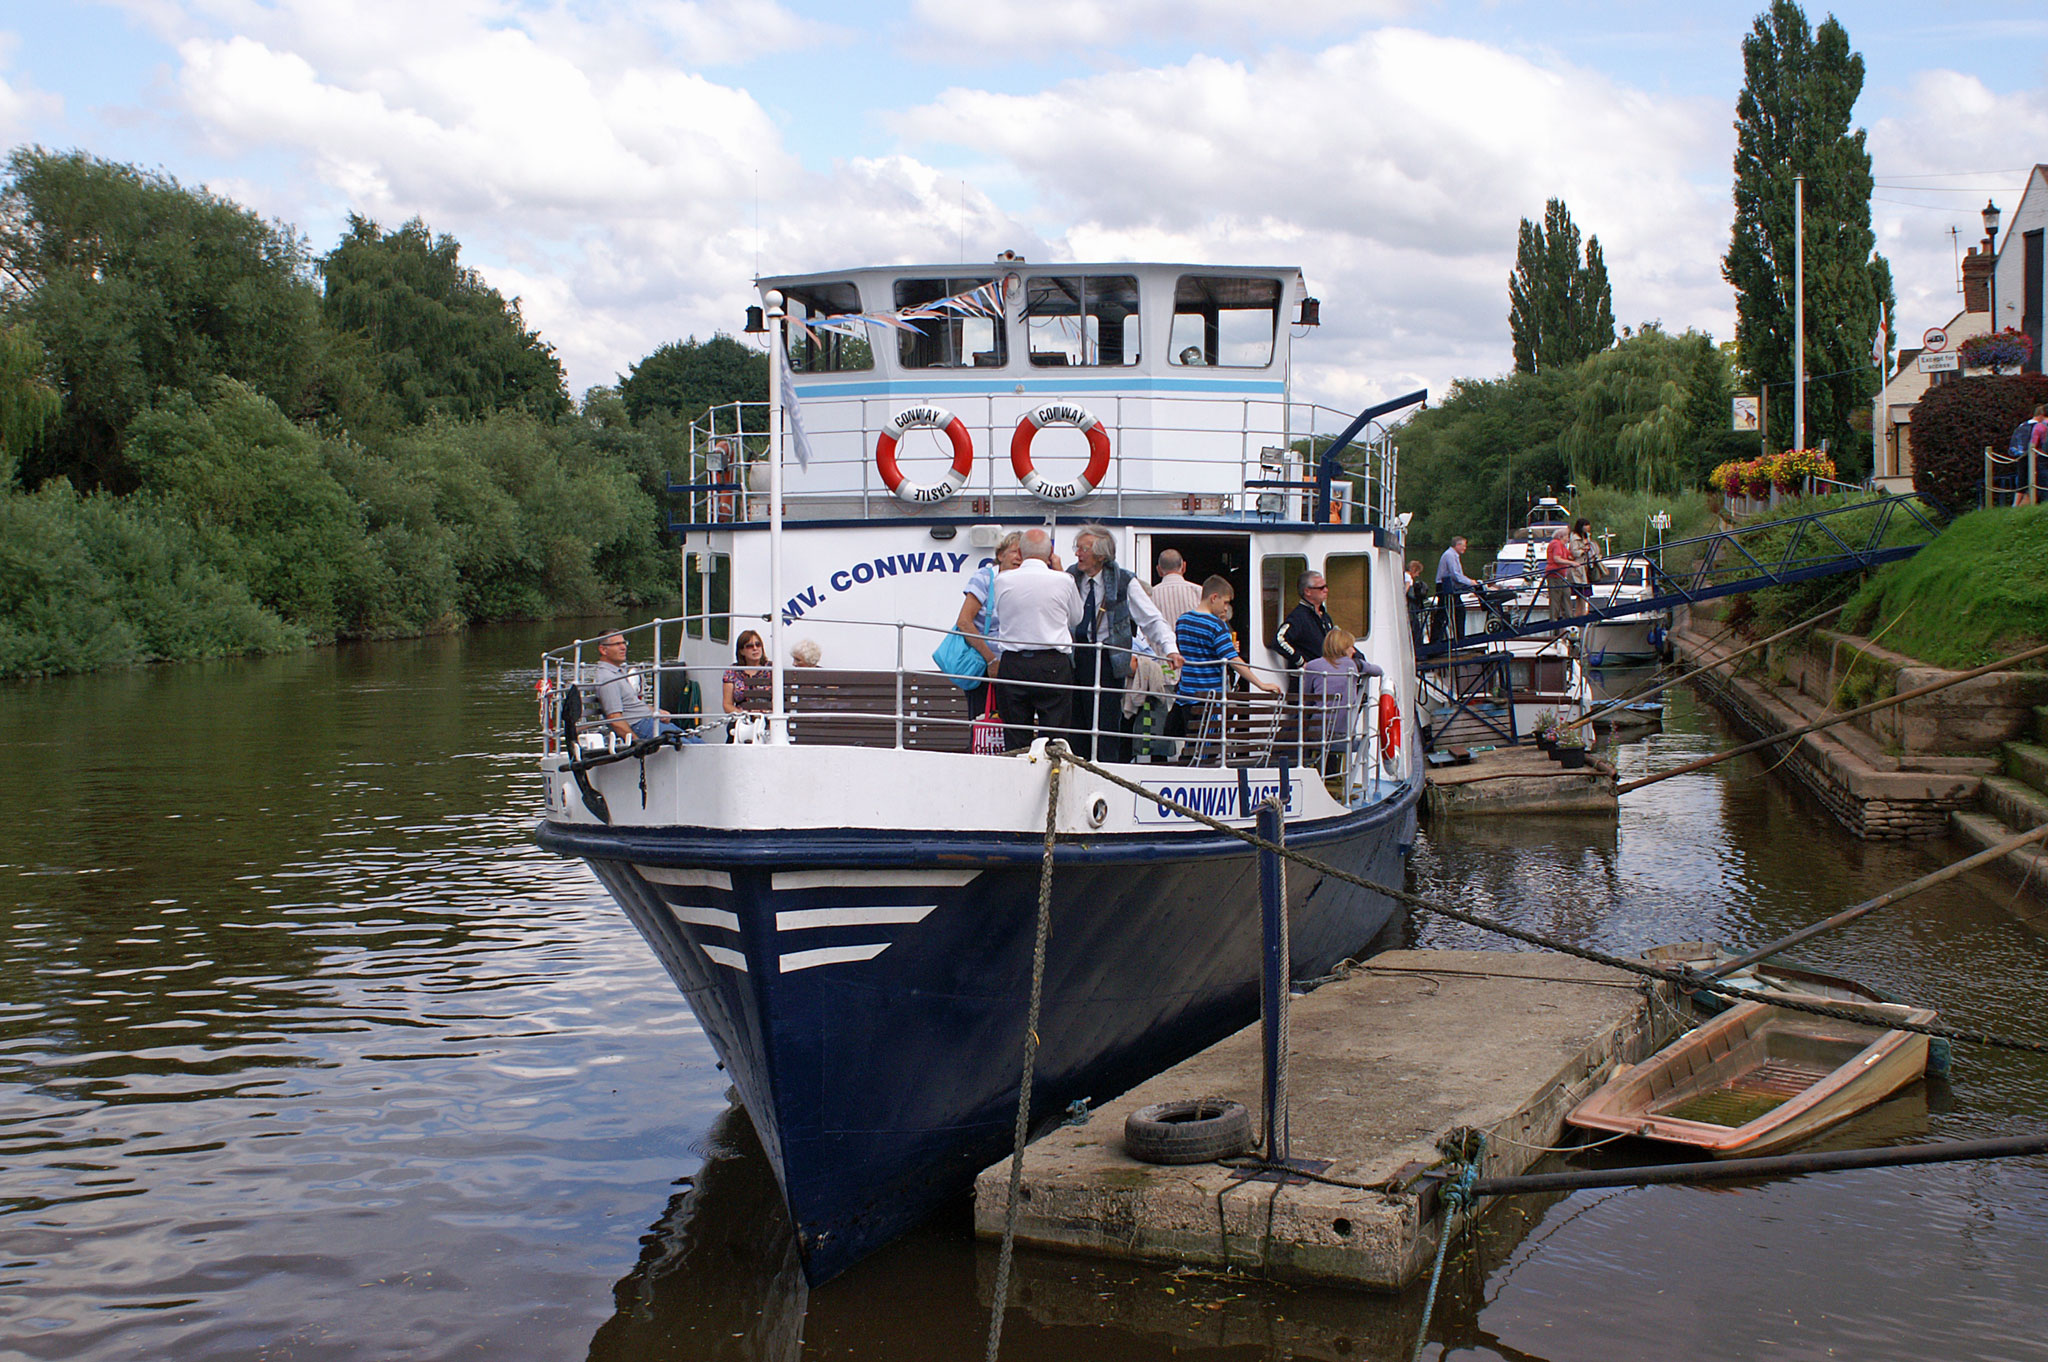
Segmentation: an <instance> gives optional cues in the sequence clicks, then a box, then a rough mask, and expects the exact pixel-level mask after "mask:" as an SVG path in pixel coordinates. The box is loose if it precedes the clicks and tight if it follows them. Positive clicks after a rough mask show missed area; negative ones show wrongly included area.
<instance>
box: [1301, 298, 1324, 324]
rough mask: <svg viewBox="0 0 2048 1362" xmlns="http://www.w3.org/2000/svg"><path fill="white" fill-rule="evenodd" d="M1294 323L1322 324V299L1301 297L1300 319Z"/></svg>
mask: <svg viewBox="0 0 2048 1362" xmlns="http://www.w3.org/2000/svg"><path fill="white" fill-rule="evenodd" d="M1296 324H1297V325H1299V326H1321V325H1322V324H1323V300H1322V299H1320V298H1304V299H1302V300H1301V320H1300V321H1299V322H1298V323H1296Z"/></svg>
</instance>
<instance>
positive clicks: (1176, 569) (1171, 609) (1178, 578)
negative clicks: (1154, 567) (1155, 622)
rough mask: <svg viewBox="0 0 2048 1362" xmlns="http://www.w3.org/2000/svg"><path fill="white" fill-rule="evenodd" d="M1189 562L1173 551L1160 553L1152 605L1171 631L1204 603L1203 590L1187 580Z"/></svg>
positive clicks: (1162, 550) (1153, 586) (1163, 550)
mask: <svg viewBox="0 0 2048 1362" xmlns="http://www.w3.org/2000/svg"><path fill="white" fill-rule="evenodd" d="M1187 567H1188V565H1187V560H1186V559H1184V558H1182V557H1181V556H1180V554H1179V553H1178V552H1176V551H1175V550H1173V549H1161V550H1160V551H1159V580H1158V581H1157V582H1155V583H1153V584H1152V604H1154V605H1156V606H1158V607H1159V616H1160V618H1161V619H1163V620H1165V621H1166V627H1167V628H1169V629H1171V628H1172V627H1173V626H1174V625H1175V623H1177V622H1178V621H1179V619H1180V617H1181V616H1182V615H1185V614H1187V612H1188V611H1190V610H1192V609H1194V608H1195V607H1196V606H1198V605H1200V604H1201V603H1202V588H1200V587H1198V586H1196V585H1195V584H1194V583H1193V582H1191V581H1189V580H1188V579H1187V575H1186V574H1187Z"/></svg>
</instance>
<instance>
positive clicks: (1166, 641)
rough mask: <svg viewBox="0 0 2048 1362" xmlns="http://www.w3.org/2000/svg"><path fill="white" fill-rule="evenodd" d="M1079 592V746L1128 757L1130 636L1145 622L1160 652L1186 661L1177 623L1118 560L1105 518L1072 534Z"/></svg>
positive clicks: (1101, 755)
mask: <svg viewBox="0 0 2048 1362" xmlns="http://www.w3.org/2000/svg"><path fill="white" fill-rule="evenodd" d="M1067 575H1068V576H1069V577H1071V578H1073V579H1074V586H1075V589H1077V590H1078V591H1079V592H1080V593H1081V621H1080V623H1079V624H1077V625H1075V626H1074V684H1075V685H1077V686H1079V687H1081V688H1082V691H1081V692H1080V693H1077V694H1076V697H1075V703H1074V721H1075V722H1074V727H1075V729H1076V730H1078V731H1077V732H1076V733H1075V734H1074V751H1075V752H1076V753H1078V754H1079V755H1081V756H1084V757H1087V758H1089V759H1090V760H1092V761H1128V760H1130V752H1129V750H1128V749H1129V747H1130V744H1129V743H1128V742H1127V741H1126V740H1125V738H1124V683H1125V682H1126V681H1127V680H1129V679H1130V675H1131V642H1132V640H1133V639H1134V638H1135V637H1136V636H1137V633H1138V631H1140V630H1142V631H1143V632H1144V635H1145V641H1146V642H1147V643H1149V644H1150V645H1151V646H1152V651H1153V652H1155V653H1157V654H1158V655H1159V656H1160V657H1163V658H1165V659H1166V660H1167V661H1169V662H1171V663H1173V665H1174V666H1176V667H1178V666H1179V665H1180V661H1181V657H1180V652H1179V651H1178V649H1177V647H1176V646H1175V643H1174V636H1173V630H1172V629H1171V628H1170V627H1169V626H1168V625H1167V623H1166V619H1165V617H1164V616H1162V615H1161V614H1160V613H1159V607H1158V606H1156V605H1154V604H1153V603H1152V598H1151V596H1149V595H1147V594H1146V592H1145V584H1144V583H1143V582H1141V581H1139V580H1138V575H1137V574H1136V573H1134V572H1132V571H1130V570H1129V569H1127V568H1121V567H1118V566H1117V562H1116V538H1115V536H1114V535H1112V534H1110V532H1109V530H1108V529H1107V528H1105V527H1104V526H1101V525H1083V526H1082V527H1081V529H1080V532H1079V533H1077V534H1076V535H1075V536H1074V566H1072V567H1070V568H1068V569H1067Z"/></svg>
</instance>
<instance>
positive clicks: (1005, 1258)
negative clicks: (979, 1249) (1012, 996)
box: [987, 743, 1079, 1362]
mask: <svg viewBox="0 0 2048 1362" xmlns="http://www.w3.org/2000/svg"><path fill="white" fill-rule="evenodd" d="M1067 755H1068V753H1067V751H1066V744H1064V743H1048V744H1047V745H1046V757H1047V759H1048V760H1050V761H1051V762H1052V771H1051V774H1050V777H1049V779H1048V780H1047V781H1046V792H1045V861H1044V864H1043V865H1042V866H1041V867H1040V869H1039V872H1038V931H1037V935H1036V937H1035V938H1034V939H1033V941H1032V945H1031V1006H1030V1008H1029V1009H1028V1011H1027V1012H1026V1014H1025V1020H1024V1073H1023V1075H1022V1076H1021V1077H1020V1078H1019V1079H1018V1080H1017V1137H1016V1145H1015V1147H1014V1148H1013V1149H1012V1150H1011V1151H1010V1203H1009V1205H1008V1206H1007V1207H1006V1208H1005V1209H1004V1211H1003V1248H1002V1252H1001V1253H1000V1254H998V1255H997V1257H996V1287H995V1291H994V1293H993V1298H992V1300H991V1303H990V1305H989V1320H988V1354H987V1358H988V1362H996V1354H997V1353H999V1352H1000V1351H1002V1346H1003V1313H1004V1310H1005V1309H1006V1307H1007V1306H1008V1305H1009V1301H1010V1261H1011V1259H1012V1258H1013V1257H1014V1256H1015V1254H1016V1251H1017V1200H1018V1198H1017V1193H1018V1191H1019V1190H1020V1189H1021V1188H1022V1186H1023V1184H1024V1146H1025V1144H1026V1143H1028V1142H1029V1138H1030V1134H1031V1078H1032V1072H1033V1070H1034V1069H1036V1068H1037V1065H1038V1009H1039V1004H1040V1002H1041V1000H1042V999H1043V997H1044V991H1045V943H1046V939H1047V938H1048V937H1049V936H1050V935H1051V934H1052V864H1053V845H1054V839H1055V838H1056V837H1057V836H1058V835H1059V812H1060V760H1061V758H1062V757H1063V756H1067ZM1074 760H1079V758H1074Z"/></svg>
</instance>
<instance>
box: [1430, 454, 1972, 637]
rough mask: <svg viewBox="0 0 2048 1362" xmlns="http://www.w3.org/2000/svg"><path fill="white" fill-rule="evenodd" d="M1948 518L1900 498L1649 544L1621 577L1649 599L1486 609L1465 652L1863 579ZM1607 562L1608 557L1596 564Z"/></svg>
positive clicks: (1928, 505) (1630, 557)
mask: <svg viewBox="0 0 2048 1362" xmlns="http://www.w3.org/2000/svg"><path fill="white" fill-rule="evenodd" d="M1866 516H1868V517H1869V518H1870V523H1869V525H1868V527H1867V528H1866V527H1865V526H1864V525H1863V523H1862V520H1863V517H1866ZM1947 519H1948V517H1947V515H1946V513H1945V512H1943V511H1942V510H1941V508H1939V507H1938V506H1935V505H1934V504H1933V503H1932V502H1928V501H1924V500H1922V499H1921V498H1920V497H1918V496H1917V495H1914V494H1912V493H1905V494H1901V495H1897V496H1887V497H1873V498H1871V499H1870V500H1867V501H1856V502H1850V503H1848V504H1846V505H1842V506H1831V507H1828V508H1827V509H1826V510H1820V511H1809V512H1807V513H1806V514H1804V515H1796V516H1787V517H1786V518H1784V519H1783V520H1766V521H1760V522H1758V523H1757V524H1754V525H1742V526H1738V527H1736V528H1735V529H1732V530H1718V531H1716V532H1715V533H1713V534H1706V535H1700V536H1697V537H1696V538H1692V539H1675V540H1672V541H1671V542H1669V543H1666V544H1655V545H1650V546H1648V547H1645V548H1641V549H1636V550H1633V551H1632V552H1630V553H1628V554H1626V555H1621V557H1622V565H1621V569H1620V570H1621V573H1622V575H1623V576H1624V577H1625V576H1627V575H1628V572H1629V569H1630V568H1631V567H1633V566H1634V565H1637V564H1640V565H1641V566H1642V569H1643V573H1644V577H1643V580H1644V582H1645V583H1647V584H1648V585H1649V587H1650V593H1649V595H1647V596H1645V597H1643V598H1642V599H1640V600H1628V601H1613V602H1610V603H1609V604H1607V605H1599V604H1597V596H1596V598H1595V599H1596V603H1595V604H1594V605H1593V606H1592V608H1590V609H1589V610H1588V611H1587V612H1586V613H1585V614H1583V615H1574V616H1572V617H1571V618H1570V619H1563V620H1551V619H1540V620H1538V619H1525V620H1520V621H1517V620H1515V619H1513V618H1511V617H1509V616H1508V615H1506V614H1505V613H1503V612H1501V611H1500V609H1499V607H1498V606H1497V605H1496V604H1494V603H1493V602H1491V601H1488V602H1487V603H1486V611H1487V625H1486V633H1485V634H1484V635H1483V636H1481V637H1478V638H1473V639H1471V640H1470V641H1469V642H1468V643H1466V644H1465V645H1464V646H1465V647H1467V648H1470V647H1473V646H1478V645H1480V644H1482V643H1485V644H1491V643H1500V642H1505V641H1506V640H1508V639H1514V638H1531V637H1534V636H1537V635H1540V634H1550V633H1555V632H1557V631H1558V630H1560V629H1576V628H1579V627H1580V626H1582V625H1587V624H1597V623H1599V622H1601V621H1602V620H1615V619H1625V618H1627V617H1629V616H1631V615H1643V614H1652V613H1655V612H1658V611H1662V610H1668V609H1672V608H1674V607H1676V606H1680V605H1693V604H1696V603H1698V602H1700V601H1710V600H1713V599H1715V598H1716V597H1720V596H1734V595H1738V594H1740V593H1742V592H1745V591H1758V590H1762V589H1763V588H1764V587H1771V586H1790V585H1791V584H1792V583H1794V582H1804V581H1809V580H1811V579H1813V578H1815V577H1831V576H1834V575H1835V574H1837V573H1842V572H1863V571H1867V570H1868V569H1870V568H1874V567H1879V566H1881V565H1883V564H1885V563H1896V562H1898V561H1899V560H1901V559H1904V558H1910V557H1912V556H1913V555H1914V554H1915V553H1918V552H1919V551H1920V550H1921V549H1923V548H1925V547H1926V546H1927V544H1928V542H1929V541H1931V540H1932V539H1933V538H1934V536H1935V535H1937V534H1939V533H1941V530H1942V526H1943V525H1944V524H1945V523H1946V521H1947ZM1781 532H1782V533H1784V534H1785V542H1784V544H1783V545H1782V546H1779V545H1777V544H1776V543H1775V542H1772V537H1773V536H1774V535H1776V534H1778V533H1781ZM1613 560H1614V559H1613V556H1609V557H1608V558H1605V559H1603V560H1602V561H1604V562H1612V561H1613ZM1536 580H1537V581H1538V582H1540V580H1541V579H1540V578H1537V579H1536ZM1449 652H1450V644H1449V642H1448V640H1441V639H1440V640H1437V641H1435V642H1432V643H1424V644H1420V645H1418V646H1417V647H1416V650H1415V656H1416V659H1417V660H1418V661H1426V660H1429V659H1432V658H1441V657H1444V656H1446V655H1447V654H1448V653H1449Z"/></svg>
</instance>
